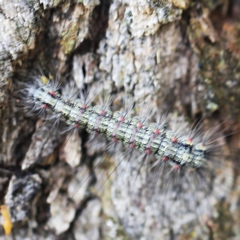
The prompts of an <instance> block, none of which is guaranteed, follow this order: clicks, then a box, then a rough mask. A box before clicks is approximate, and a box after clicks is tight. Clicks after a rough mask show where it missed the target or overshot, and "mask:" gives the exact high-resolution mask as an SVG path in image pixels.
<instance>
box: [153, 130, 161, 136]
mask: <svg viewBox="0 0 240 240" xmlns="http://www.w3.org/2000/svg"><path fill="white" fill-rule="evenodd" d="M153 132H154V133H155V134H157V135H159V134H161V132H160V131H159V129H155V130H154V131H153Z"/></svg>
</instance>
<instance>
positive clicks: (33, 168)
mask: <svg viewBox="0 0 240 240" xmlns="http://www.w3.org/2000/svg"><path fill="white" fill-rule="evenodd" d="M239 13H240V4H239V2H238V1H237V0H235V1H234V0H229V1H226V0H201V1H193V0H158V1H157V0H156V1H154V0H133V1H126V0H113V1H110V0H109V1H108V0H102V1H100V0H92V1H90V0H83V1H80V0H75V1H70V0H65V1H64V0H62V1H48V0H46V1H34V0H21V1H18V0H14V1H3V0H0V23H1V24H0V76H1V78H0V80H1V93H0V107H1V109H0V111H1V112H0V113H1V115H0V116H1V119H0V135H1V145H0V164H1V165H0V166H1V168H3V169H5V170H8V171H9V172H2V173H1V177H0V182H1V184H0V193H1V195H0V196H1V202H2V203H3V204H6V205H7V206H8V207H9V209H10V212H11V217H12V222H13V224H14V228H13V232H12V235H11V236H9V239H11V238H12V239H19V240H20V239H91V240H95V239H140V237H143V239H238V238H239V237H240V221H239V219H240V211H239V200H240V199H239V196H240V195H239V187H237V186H238V183H239V178H238V166H237V161H236V163H235V165H236V167H235V168H234V169H236V170H235V171H232V172H231V171H230V172H229V169H228V171H227V170H226V172H225V171H224V170H225V167H222V172H221V174H222V175H225V176H227V177H226V179H225V182H224V183H223V182H219V183H218V186H216V188H217V189H220V187H219V186H220V185H224V184H225V185H224V187H228V188H229V189H228V196H227V198H223V199H221V201H218V202H216V204H215V212H214V214H212V215H213V218H212V219H208V220H207V221H205V223H206V222H207V224H205V226H204V227H199V224H195V225H194V227H192V226H190V225H191V224H190V223H191V221H188V222H187V223H186V224H183V223H181V220H182V219H180V220H179V221H177V222H176V223H175V225H169V226H164V227H162V226H160V225H161V224H158V223H159V222H160V221H161V220H160V219H161V218H163V216H161V213H159V211H158V206H156V204H155V205H154V204H152V209H151V210H149V211H148V212H147V213H146V212H144V211H143V209H145V207H146V206H145V205H146V204H147V203H148V201H147V200H144V199H145V198H146V196H144V194H143V195H142V196H139V195H137V196H135V198H136V199H138V200H139V199H140V198H143V200H141V201H140V200H139V201H131V198H134V194H138V191H137V190H136V189H140V188H142V187H143V185H144V184H143V183H142V181H143V180H142V178H143V176H144V172H145V171H144V167H143V168H142V169H141V173H138V174H139V177H138V178H137V179H136V178H134V177H132V178H131V171H130V173H129V172H128V171H129V169H122V168H121V167H119V168H117V171H113V170H114V169H115V167H116V164H117V161H118V160H117V159H118V158H119V155H121V152H120V151H121V150H119V149H115V150H114V151H112V152H110V153H106V148H107V140H105V139H104V138H101V139H100V140H98V142H97V143H94V144H93V143H92V142H88V140H87V139H88V134H87V133H86V132H85V131H84V130H81V131H80V132H79V133H76V132H74V133H73V134H72V135H71V134H69V135H68V136H65V135H64V134H61V132H62V129H61V128H63V129H64V127H62V126H61V124H60V126H56V127H49V122H47V121H45V120H44V118H43V117H42V118H36V117H29V115H28V114H27V113H25V112H24V111H23V109H22V108H21V107H20V106H19V101H15V100H16V98H14V96H15V95H16V92H17V91H18V90H20V89H21V86H20V85H19V82H21V81H27V80H26V79H27V78H26V79H23V78H24V77H23V76H26V77H29V76H30V75H31V76H32V75H36V72H39V71H38V70H36V69H39V66H41V69H43V70H42V71H44V72H45V73H46V72H47V71H49V72H51V74H53V75H55V76H57V77H58V78H60V76H61V83H62V85H63V86H65V85H68V86H70V88H71V86H72V85H71V84H72V83H73V82H75V85H76V86H77V87H78V88H79V89H80V88H83V87H86V86H87V85H91V87H92V88H93V89H94V88H98V86H99V82H101V83H102V85H103V86H104V87H103V89H104V91H103V92H104V93H106V92H107V93H108V94H112V95H113V97H114V101H113V104H112V105H113V106H112V107H113V109H121V108H122V107H123V103H122V101H121V100H122V99H123V98H124V97H125V96H127V104H129V102H134V103H136V104H135V107H134V112H135V114H138V115H139V114H141V115H142V116H148V115H149V111H150V110H151V109H157V110H156V111H157V112H158V111H159V110H160V111H163V112H164V111H165V112H167V111H169V109H170V110H171V112H172V113H173V114H170V121H171V120H172V119H173V118H174V117H175V116H176V115H177V116H184V117H185V118H186V119H187V121H188V122H190V123H192V122H194V121H195V120H196V119H199V118H201V119H203V123H204V125H205V126H206V127H205V128H206V129H208V128H210V127H212V126H216V125H218V124H220V123H221V122H223V125H222V126H223V128H224V129H225V130H224V134H229V133H232V132H236V133H235V134H234V135H232V136H231V137H229V138H225V141H226V144H224V147H223V149H224V153H226V154H228V155H229V156H230V160H235V155H234V154H233V152H237V149H238V148H239V147H240V146H239V142H240V141H239V131H238V129H239V109H240V108H239V107H240V101H239V94H240V81H239V77H240V61H239V53H240V37H239V36H240V24H239V16H240V15H239ZM51 74H50V73H49V76H50V75H51ZM36 76H37V75H36ZM66 89H67V88H65V90H63V93H64V91H65V92H67V90H66ZM20 101H21V99H20ZM49 129H50V130H49ZM233 149H234V150H233ZM221 157H222V158H225V155H224V156H221ZM102 158H104V160H102ZM226 160H229V159H226ZM236 160H238V159H237V158H236ZM226 162H229V161H226ZM96 165H97V166H98V167H97V168H94V166H96ZM112 172H114V174H111V173H112ZM142 172H143V173H142ZM116 173H117V174H118V177H117V178H116V177H115V176H114V175H116ZM129 175H130V176H129ZM219 175H220V173H219ZM88 176H90V177H88ZM109 176H110V177H109ZM96 179H97V181H96V183H95V180H96ZM106 179H108V181H106ZM139 179H140V180H139ZM220 180H221V179H220ZM220 180H219V181H220ZM129 181H130V182H131V186H135V188H134V189H132V187H129V184H128V182H129ZM226 182H227V185H226ZM229 182H230V183H229ZM94 183H95V184H94ZM129 188H130V189H129ZM220 191H221V190H220ZM129 192H131V194H130V195H128V193H129ZM209 201H210V200H209ZM180 208H181V206H180ZM155 213H156V214H155ZM173 214H174V213H173ZM172 217H173V218H175V216H174V215H173V216H172ZM146 218H147V219H150V220H148V221H146V223H145V224H144V221H145V219H146ZM126 219H127V220H126ZM190 219H191V218H190ZM200 221H201V220H200ZM203 222H204V221H203ZM203 225H204V224H203ZM206 226H207V227H206ZM144 237H145V238H144ZM0 239H4V232H3V231H2V235H1V236H0Z"/></svg>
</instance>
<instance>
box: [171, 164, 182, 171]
mask: <svg viewBox="0 0 240 240" xmlns="http://www.w3.org/2000/svg"><path fill="white" fill-rule="evenodd" d="M180 168H181V166H179V165H177V164H176V165H175V166H173V169H174V170H179V169H180Z"/></svg>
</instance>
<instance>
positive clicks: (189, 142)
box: [186, 137, 193, 145]
mask: <svg viewBox="0 0 240 240" xmlns="http://www.w3.org/2000/svg"><path fill="white" fill-rule="evenodd" d="M186 143H187V144H188V145H192V143H193V140H192V138H190V137H189V138H187V139H186Z"/></svg>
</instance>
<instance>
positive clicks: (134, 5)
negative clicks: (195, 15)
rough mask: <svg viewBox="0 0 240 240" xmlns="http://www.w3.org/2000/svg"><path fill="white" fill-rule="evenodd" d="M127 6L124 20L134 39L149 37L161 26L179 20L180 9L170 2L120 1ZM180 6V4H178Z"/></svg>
mask: <svg viewBox="0 0 240 240" xmlns="http://www.w3.org/2000/svg"><path fill="white" fill-rule="evenodd" d="M122 3H126V4H128V6H127V7H126V11H125V17H124V18H125V19H126V21H127V22H128V24H129V26H130V28H131V33H132V35H133V36H134V37H142V36H149V35H153V34H154V33H156V31H157V30H158V29H159V27H160V26H161V25H163V24H166V23H169V22H173V21H177V20H179V19H180V18H181V14H182V9H181V8H178V7H177V6H176V5H173V3H171V2H170V1H159V2H156V1H155V3H153V2H152V1H148V0H144V1H138V0H135V1H122ZM180 5H181V4H180Z"/></svg>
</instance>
